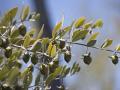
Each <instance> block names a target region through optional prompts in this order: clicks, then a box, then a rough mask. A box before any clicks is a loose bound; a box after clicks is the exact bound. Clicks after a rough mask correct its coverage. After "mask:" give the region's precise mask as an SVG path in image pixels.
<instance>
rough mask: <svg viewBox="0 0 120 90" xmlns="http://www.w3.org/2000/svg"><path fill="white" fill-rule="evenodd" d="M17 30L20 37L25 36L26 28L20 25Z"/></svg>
mask: <svg viewBox="0 0 120 90" xmlns="http://www.w3.org/2000/svg"><path fill="white" fill-rule="evenodd" d="M18 30H19V33H20V35H22V36H25V34H26V32H27V28H26V26H25V25H23V24H22V25H21V26H20V27H19V28H18Z"/></svg>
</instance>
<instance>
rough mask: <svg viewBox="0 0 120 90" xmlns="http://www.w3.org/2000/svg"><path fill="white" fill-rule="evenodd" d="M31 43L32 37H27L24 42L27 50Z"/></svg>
mask: <svg viewBox="0 0 120 90" xmlns="http://www.w3.org/2000/svg"><path fill="white" fill-rule="evenodd" d="M30 41H31V37H30V35H28V34H27V35H25V40H24V43H23V46H24V47H25V48H26V47H28V46H29V45H30Z"/></svg>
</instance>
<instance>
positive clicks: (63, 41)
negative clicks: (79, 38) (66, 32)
mask: <svg viewBox="0 0 120 90" xmlns="http://www.w3.org/2000/svg"><path fill="white" fill-rule="evenodd" d="M59 47H60V49H63V48H64V47H65V40H60V44H59Z"/></svg>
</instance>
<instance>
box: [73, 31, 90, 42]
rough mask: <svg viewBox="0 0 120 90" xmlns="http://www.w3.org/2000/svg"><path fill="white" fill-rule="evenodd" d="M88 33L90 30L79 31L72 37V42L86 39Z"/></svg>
mask: <svg viewBox="0 0 120 90" xmlns="http://www.w3.org/2000/svg"><path fill="white" fill-rule="evenodd" d="M87 33H88V30H77V31H74V32H73V35H72V42H75V41H78V40H80V39H82V38H84V37H85V36H86V35H87Z"/></svg>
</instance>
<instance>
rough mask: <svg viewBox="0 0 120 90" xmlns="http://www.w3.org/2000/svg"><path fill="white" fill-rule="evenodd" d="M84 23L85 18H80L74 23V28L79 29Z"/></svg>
mask: <svg viewBox="0 0 120 90" xmlns="http://www.w3.org/2000/svg"><path fill="white" fill-rule="evenodd" d="M84 22H85V17H81V18H79V19H78V20H77V21H76V22H75V28H79V27H80V26H82V25H83V24H84Z"/></svg>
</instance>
